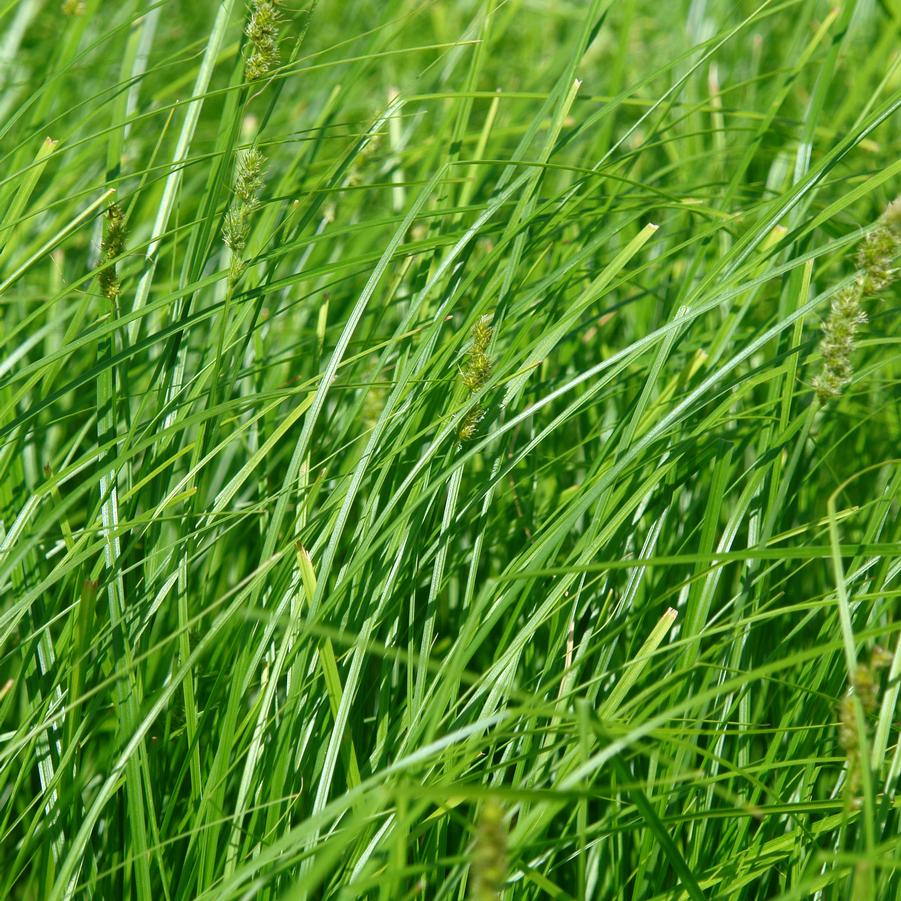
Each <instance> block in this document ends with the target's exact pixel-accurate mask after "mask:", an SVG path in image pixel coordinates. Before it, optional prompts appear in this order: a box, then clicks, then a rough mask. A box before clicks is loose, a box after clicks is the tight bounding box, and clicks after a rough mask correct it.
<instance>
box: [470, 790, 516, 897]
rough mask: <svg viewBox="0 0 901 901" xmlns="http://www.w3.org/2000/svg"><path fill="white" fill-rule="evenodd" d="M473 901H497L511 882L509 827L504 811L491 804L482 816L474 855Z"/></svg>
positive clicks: (482, 810) (487, 802)
mask: <svg viewBox="0 0 901 901" xmlns="http://www.w3.org/2000/svg"><path fill="white" fill-rule="evenodd" d="M471 872H472V891H471V893H470V898H471V899H472V901H497V899H499V898H500V897H501V892H502V890H503V887H504V883H505V882H506V880H507V827H506V824H505V823H504V809H503V807H501V805H500V804H499V803H498V802H497V801H496V800H494V799H489V800H487V801H486V802H485V803H484V804H483V805H482V809H481V811H480V814H479V822H478V825H477V827H476V836H475V843H474V845H473V851H472V870H471Z"/></svg>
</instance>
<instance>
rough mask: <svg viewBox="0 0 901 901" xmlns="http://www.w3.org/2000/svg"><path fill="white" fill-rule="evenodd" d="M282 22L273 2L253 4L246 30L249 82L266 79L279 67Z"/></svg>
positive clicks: (246, 70)
mask: <svg viewBox="0 0 901 901" xmlns="http://www.w3.org/2000/svg"><path fill="white" fill-rule="evenodd" d="M281 21H282V16H281V13H280V12H279V8H278V4H277V3H273V2H272V0H254V2H253V3H252V4H251V6H250V18H249V19H248V20H247V26H246V27H245V28H244V34H245V35H247V55H246V57H245V62H244V73H245V75H246V76H247V80H248V81H258V80H259V79H261V78H265V77H266V76H267V75H268V74H269V73H270V72H271V71H272V70H273V69H274V68H275V67H276V66H277V65H278V62H279V56H278V28H279V25H280V24H281Z"/></svg>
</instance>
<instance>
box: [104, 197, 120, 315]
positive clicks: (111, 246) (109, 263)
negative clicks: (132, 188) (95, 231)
mask: <svg viewBox="0 0 901 901" xmlns="http://www.w3.org/2000/svg"><path fill="white" fill-rule="evenodd" d="M123 250H125V214H124V213H123V212H122V207H120V206H119V204H118V203H112V204H110V206H109V208H108V209H107V211H106V216H105V222H104V229H103V242H102V243H101V246H100V257H101V261H102V262H103V264H104V265H103V267H102V268H101V270H100V274H99V276H98V281H99V282H100V290H101V291H102V292H103V296H104V297H106V299H107V300H115V299H116V298H117V297H118V296H119V294H120V293H121V290H122V287H121V285H120V284H119V276H118V273H117V272H116V263H115V260H116V258H117V257H119V256H121V254H122V251H123Z"/></svg>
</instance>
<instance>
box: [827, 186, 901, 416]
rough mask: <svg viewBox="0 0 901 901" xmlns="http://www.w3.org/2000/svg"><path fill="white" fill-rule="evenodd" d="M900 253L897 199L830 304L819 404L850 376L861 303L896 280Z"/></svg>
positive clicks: (838, 390)
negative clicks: (848, 281)
mask: <svg viewBox="0 0 901 901" xmlns="http://www.w3.org/2000/svg"><path fill="white" fill-rule="evenodd" d="M899 250H901V198H898V199H897V200H894V201H893V202H892V203H890V204H889V205H888V207H887V208H886V210H885V212H884V213H883V214H882V216H881V217H880V218H879V222H878V223H877V225H876V227H875V228H874V229H873V230H872V231H871V232H870V233H869V234H868V235H867V237H866V238H865V239H864V242H863V245H862V246H861V248H860V250H859V251H858V254H857V266H858V270H859V272H858V275H857V278H856V279H855V280H854V282H853V283H852V284H850V285H849V286H848V287H847V288H844V289H843V290H842V291H840V292H839V294H838V295H837V296H836V298H835V299H834V300H833V301H832V306H831V308H830V310H829V317H828V318H827V319H826V321H825V323H823V337H822V339H821V341H820V357H821V358H822V364H821V367H820V371H819V373H818V374H817V375H816V377H815V378H814V380H813V387H814V390H815V391H816V393H817V397H818V398H819V400H820V402H821V403H827V402H828V401H830V400H833V399H834V398H836V397H838V396H839V395H840V394H841V393H842V391H843V390H844V388H845V386H846V385H847V384H848V383H849V382H850V381H851V377H852V375H853V373H854V369H853V366H852V364H851V352H852V351H853V350H854V341H855V338H856V336H857V332H858V331H859V329H860V327H861V326H862V325H863V324H864V323H865V322H866V321H867V314H866V312H865V311H864V308H863V301H864V300H865V299H866V298H867V297H871V296H873V295H874V294H878V293H879V292H880V291H882V290H884V289H885V288H887V287H888V286H889V285H890V284H891V283H892V282H893V281H894V280H895V278H896V277H897V272H898V269H897V268H896V267H895V262H896V258H897V256H898V252H899Z"/></svg>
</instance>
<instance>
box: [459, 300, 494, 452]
mask: <svg viewBox="0 0 901 901" xmlns="http://www.w3.org/2000/svg"><path fill="white" fill-rule="evenodd" d="M491 335H492V328H491V317H490V316H482V318H481V319H479V321H478V322H477V323H476V324H475V325H474V326H473V328H472V342H471V343H470V346H469V350H468V351H467V353H466V357H465V358H464V360H463V365H462V366H461V367H460V381H461V382H463V384H464V385H465V386H466V389H467V391H468V393H469V395H470V396H471V395H473V394H476V393H478V392H479V391H481V389H482V388H484V387H485V385H486V384H487V383H488V379H489V378H490V377H491V369H492V362H491V358H490V357H489V356H488V348H489V346H490V344H491ZM484 417H485V409H484V408H483V407H481V406H479V405H476V406H474V407H473V408H472V409H471V410H470V411H469V412H468V413H467V414H466V416H464V417H463V421H462V422H461V423H460V427H459V428H458V429H457V437H458V438H459V439H460V440H461V441H468V440H469V439H471V438H472V437H473V436H474V435H475V433H476V430H477V429H478V426H479V423H480V422H481V421H482V419H483V418H484Z"/></svg>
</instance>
